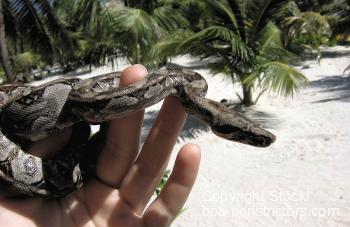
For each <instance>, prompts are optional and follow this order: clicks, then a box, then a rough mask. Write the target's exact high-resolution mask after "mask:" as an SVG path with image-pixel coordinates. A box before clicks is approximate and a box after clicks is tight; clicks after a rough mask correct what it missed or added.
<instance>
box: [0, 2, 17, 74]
mask: <svg viewBox="0 0 350 227" xmlns="http://www.w3.org/2000/svg"><path fill="white" fill-rule="evenodd" d="M3 12H4V11H3V4H2V2H0V60H1V63H2V66H3V68H4V71H5V75H6V79H7V80H8V81H12V80H13V79H14V78H13V74H12V67H11V65H10V61H9V54H8V51H7V43H6V36H5V21H4V13H3Z"/></svg>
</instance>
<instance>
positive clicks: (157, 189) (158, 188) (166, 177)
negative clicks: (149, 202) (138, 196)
mask: <svg viewBox="0 0 350 227" xmlns="http://www.w3.org/2000/svg"><path fill="white" fill-rule="evenodd" d="M169 176H170V170H167V171H165V173H164V175H163V177H162V179H161V180H160V183H159V185H158V187H157V188H156V191H155V193H156V195H157V196H159V194H160V192H161V191H162V189H163V188H164V186H165V184H166V182H168V180H169Z"/></svg>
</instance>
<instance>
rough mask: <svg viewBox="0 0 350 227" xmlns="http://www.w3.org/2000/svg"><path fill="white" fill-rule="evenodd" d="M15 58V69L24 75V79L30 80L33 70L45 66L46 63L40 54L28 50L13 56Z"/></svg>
mask: <svg viewBox="0 0 350 227" xmlns="http://www.w3.org/2000/svg"><path fill="white" fill-rule="evenodd" d="M12 60H13V71H14V73H15V74H16V75H17V79H19V78H18V77H19V76H22V77H23V78H22V80H25V81H30V80H31V79H32V78H31V74H32V70H33V69H38V68H40V67H44V65H45V63H44V62H43V61H42V60H41V57H40V56H39V55H38V54H35V53H33V52H30V51H27V52H23V53H21V54H18V55H16V56H14V57H13V58H12Z"/></svg>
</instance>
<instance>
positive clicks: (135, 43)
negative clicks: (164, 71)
mask: <svg viewBox="0 0 350 227" xmlns="http://www.w3.org/2000/svg"><path fill="white" fill-rule="evenodd" d="M125 5H126V6H127V7H123V8H118V9H116V10H115V11H114V13H113V15H114V20H115V31H116V34H115V35H116V39H118V40H119V43H120V44H121V45H120V46H119V50H120V51H121V53H122V54H123V56H124V57H126V59H127V60H128V61H129V62H130V63H133V64H134V63H142V64H146V65H148V66H152V65H155V64H157V61H156V60H155V59H153V56H152V55H151V47H152V46H153V45H154V43H156V41H158V40H160V39H161V38H162V37H164V36H165V35H167V34H169V33H170V32H172V31H174V30H176V29H178V28H180V27H185V26H187V24H188V22H187V20H186V19H185V18H184V17H183V16H182V15H181V13H180V12H179V11H178V10H176V9H175V8H174V7H173V1H166V0H163V1H160V0H152V1H147V2H146V1H140V0H129V1H125ZM164 60H165V59H161V60H160V61H164Z"/></svg>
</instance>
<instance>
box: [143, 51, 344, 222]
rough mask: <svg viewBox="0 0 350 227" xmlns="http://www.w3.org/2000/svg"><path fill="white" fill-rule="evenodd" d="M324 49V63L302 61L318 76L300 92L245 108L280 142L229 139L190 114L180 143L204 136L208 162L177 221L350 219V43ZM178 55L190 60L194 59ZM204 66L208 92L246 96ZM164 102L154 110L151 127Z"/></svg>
mask: <svg viewBox="0 0 350 227" xmlns="http://www.w3.org/2000/svg"><path fill="white" fill-rule="evenodd" d="M323 52H324V56H323V58H322V60H321V62H320V63H319V64H318V63H317V61H316V60H310V61H305V62H303V66H300V67H298V68H299V69H300V70H301V71H302V72H303V73H304V74H305V75H306V76H307V78H308V79H309V81H310V83H309V85H308V87H307V88H305V89H303V90H301V91H300V93H298V94H297V95H296V96H295V97H294V98H293V99H292V98H284V97H278V96H276V95H273V94H265V95H264V96H262V98H261V99H260V100H259V102H258V104H257V105H256V106H254V107H252V108H250V109H249V110H246V111H245V112H246V115H247V116H249V117H251V118H253V119H255V120H256V121H258V122H259V123H261V124H262V125H263V126H264V127H266V128H267V129H269V130H271V131H272V132H273V133H275V135H276V136H277V140H276V142H275V143H274V144H273V145H272V146H270V147H268V148H264V149H261V148H255V147H251V146H247V145H243V144H238V143H232V142H230V141H225V140H223V139H220V138H218V137H216V136H215V135H213V134H212V133H211V132H210V131H209V129H208V128H207V127H205V126H204V125H202V124H201V123H199V122H198V121H195V120H194V119H192V118H190V119H189V120H188V122H187V123H186V125H185V129H184V131H183V132H182V134H181V138H180V139H179V142H178V143H177V145H176V147H175V149H174V151H178V150H179V149H180V147H181V146H182V145H183V144H185V143H196V144H198V145H200V146H201V148H202V162H201V167H200V172H199V176H198V179H197V182H196V184H195V186H194V189H193V192H192V193H191V195H190V197H189V199H188V202H187V203H186V205H185V211H184V212H183V213H182V214H181V215H180V216H179V217H178V218H177V219H176V220H175V221H174V224H173V226H176V227H180V226H181V227H192V226H193V227H194V226H195V227H199V226H211V227H214V226H218V227H228V226H236V227H241V226H242V227H255V226H270V227H274V226H276V227H277V226H278V227H279V226H288V227H296V226H305V227H306V226H307V227H309V226H322V227H323V226H325V227H326V226H327V227H329V226H350V196H349V191H350V76H348V75H344V74H343V71H344V69H345V67H346V66H347V65H348V64H350V48H344V47H332V48H328V49H325V50H324V51H323ZM192 61H193V60H192ZM174 62H175V63H177V64H180V65H186V64H189V63H190V62H191V59H187V58H185V57H182V58H177V59H175V60H174ZM196 71H197V72H199V73H201V74H202V75H203V76H204V77H205V78H206V79H207V81H208V83H209V91H208V95H207V97H209V98H211V99H214V100H216V101H220V100H221V99H223V98H226V99H229V100H230V99H232V100H230V101H233V102H237V101H238V98H237V97H236V95H235V93H236V92H238V93H239V92H240V88H239V87H238V86H232V84H231V83H229V80H228V79H227V78H226V79H225V77H224V76H223V75H217V76H215V77H212V76H211V75H210V72H209V71H208V70H201V69H200V70H196ZM225 80H226V81H225ZM157 108H159V106H158V105H157V106H155V107H152V108H150V109H149V110H148V111H147V114H146V122H145V125H146V126H145V127H146V128H147V127H149V126H148V125H149V123H150V122H151V120H152V119H153V118H154V117H155V116H154V114H155V113H156V111H157ZM148 121H149V122H148ZM175 155H176V152H174V155H173V158H172V162H171V164H170V165H169V168H171V166H172V163H173V161H174V158H175Z"/></svg>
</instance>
